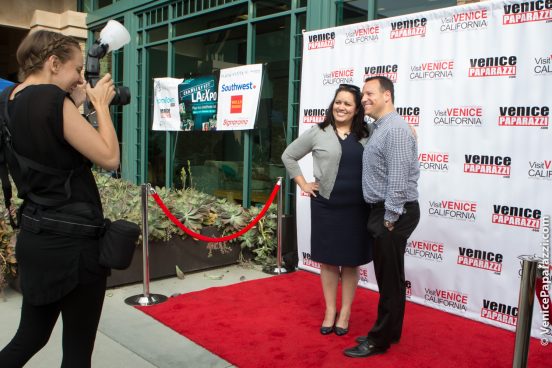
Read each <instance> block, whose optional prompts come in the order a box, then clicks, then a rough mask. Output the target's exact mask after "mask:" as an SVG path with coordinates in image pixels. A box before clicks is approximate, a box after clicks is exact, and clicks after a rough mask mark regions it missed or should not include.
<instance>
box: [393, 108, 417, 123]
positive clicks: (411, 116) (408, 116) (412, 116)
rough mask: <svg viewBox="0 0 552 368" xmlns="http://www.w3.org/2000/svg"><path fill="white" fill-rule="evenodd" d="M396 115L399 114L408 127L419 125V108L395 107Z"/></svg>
mask: <svg viewBox="0 0 552 368" xmlns="http://www.w3.org/2000/svg"><path fill="white" fill-rule="evenodd" d="M395 110H397V114H399V115H400V116H401V117H402V118H403V119H404V120H405V121H406V122H407V123H408V124H409V125H412V126H415V127H417V126H419V125H420V108H419V107H418V106H403V107H396V108H395Z"/></svg>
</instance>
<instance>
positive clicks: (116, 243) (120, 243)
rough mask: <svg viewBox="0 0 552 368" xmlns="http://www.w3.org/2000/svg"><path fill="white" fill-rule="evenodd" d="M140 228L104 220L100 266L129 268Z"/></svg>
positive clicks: (132, 224)
mask: <svg viewBox="0 0 552 368" xmlns="http://www.w3.org/2000/svg"><path fill="white" fill-rule="evenodd" d="M139 236H140V227H139V226H138V225H136V224H135V223H134V222H130V221H126V220H116V221H113V222H111V221H110V220H109V219H105V233H104V234H103V236H102V237H101V239H100V264H101V265H102V266H104V267H109V268H114V269H116V270H124V269H127V268H128V266H130V262H131V261H132V256H133V255H134V249H136V242H137V241H138V237H139Z"/></svg>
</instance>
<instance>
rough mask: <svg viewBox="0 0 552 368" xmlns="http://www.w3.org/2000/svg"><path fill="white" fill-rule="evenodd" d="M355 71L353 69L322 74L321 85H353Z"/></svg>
mask: <svg viewBox="0 0 552 368" xmlns="http://www.w3.org/2000/svg"><path fill="white" fill-rule="evenodd" d="M354 75H355V70H354V69H353V68H345V69H336V70H331V71H329V72H327V73H324V74H323V76H322V84H323V85H324V86H334V85H336V84H343V83H345V84H354V80H353V77H354Z"/></svg>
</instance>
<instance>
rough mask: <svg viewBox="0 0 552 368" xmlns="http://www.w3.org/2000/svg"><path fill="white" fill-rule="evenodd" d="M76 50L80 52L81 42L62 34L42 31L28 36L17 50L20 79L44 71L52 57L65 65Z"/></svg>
mask: <svg viewBox="0 0 552 368" xmlns="http://www.w3.org/2000/svg"><path fill="white" fill-rule="evenodd" d="M74 49H77V50H79V51H80V45H79V42H78V41H77V40H76V39H74V38H73V37H69V36H65V35H62V34H61V33H56V32H51V31H46V30H40V31H36V32H33V33H30V34H28V35H27V37H25V39H24V40H23V41H22V42H21V44H20V45H19V47H18V48H17V54H16V56H17V63H18V64H19V74H20V75H19V77H20V79H22V80H23V79H25V78H27V77H28V76H29V75H31V74H33V73H35V72H37V71H39V70H40V69H42V66H43V65H44V62H45V61H46V60H47V59H48V58H49V57H50V56H52V55H55V56H56V57H57V58H58V59H59V60H60V61H61V62H62V63H65V62H66V61H67V60H69V59H71V57H72V56H73V51H74Z"/></svg>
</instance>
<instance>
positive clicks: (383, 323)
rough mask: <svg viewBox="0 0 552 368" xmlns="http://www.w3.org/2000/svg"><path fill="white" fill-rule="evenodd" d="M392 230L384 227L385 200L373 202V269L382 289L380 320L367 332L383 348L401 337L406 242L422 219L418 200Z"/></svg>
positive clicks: (404, 291) (379, 308) (373, 341)
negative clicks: (378, 202)
mask: <svg viewBox="0 0 552 368" xmlns="http://www.w3.org/2000/svg"><path fill="white" fill-rule="evenodd" d="M404 209H405V210H406V213H403V214H402V215H401V216H400V217H399V219H398V220H397V222H395V227H394V229H393V231H389V230H388V229H387V228H386V227H385V226H383V216H384V215H385V208H384V206H383V203H380V204H375V205H372V210H371V212H370V217H369V218H368V230H369V231H370V232H371V233H372V235H373V236H374V270H375V273H376V281H377V283H378V288H379V293H380V297H379V303H378V319H377V320H376V323H375V324H374V326H373V327H372V329H371V330H370V332H369V333H368V340H369V341H370V342H371V343H372V344H374V345H376V346H378V347H382V348H388V347H389V345H390V344H391V342H393V341H398V340H399V339H400V337H401V332H402V325H403V319H404V306H405V298H406V285H405V277H404V252H405V249H406V241H407V240H408V237H409V236H410V234H412V232H413V231H414V229H415V228H416V225H418V221H419V220H420V206H419V204H418V202H417V201H414V202H407V203H406V204H405V206H404Z"/></svg>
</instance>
